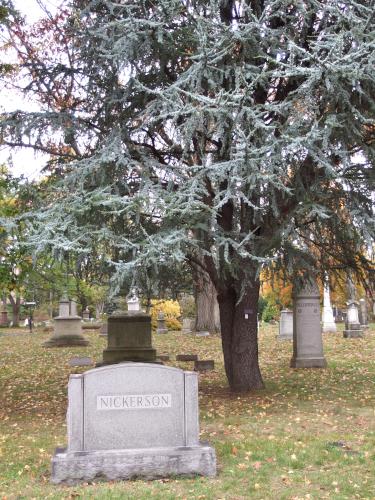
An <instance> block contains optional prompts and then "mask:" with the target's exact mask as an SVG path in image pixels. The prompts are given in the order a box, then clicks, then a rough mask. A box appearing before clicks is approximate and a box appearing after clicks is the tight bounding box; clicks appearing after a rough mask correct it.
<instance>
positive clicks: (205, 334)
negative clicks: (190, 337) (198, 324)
mask: <svg viewBox="0 0 375 500" xmlns="http://www.w3.org/2000/svg"><path fill="white" fill-rule="evenodd" d="M195 336H196V337H209V336H210V332H208V331H204V330H201V331H200V332H197V333H196V334H195Z"/></svg>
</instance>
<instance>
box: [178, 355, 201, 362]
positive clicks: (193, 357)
mask: <svg viewBox="0 0 375 500" xmlns="http://www.w3.org/2000/svg"><path fill="white" fill-rule="evenodd" d="M197 360H198V355H197V354H177V356H176V361H197Z"/></svg>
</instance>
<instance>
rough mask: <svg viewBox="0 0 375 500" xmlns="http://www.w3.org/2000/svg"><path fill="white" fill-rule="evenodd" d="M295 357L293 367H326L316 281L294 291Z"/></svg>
mask: <svg viewBox="0 0 375 500" xmlns="http://www.w3.org/2000/svg"><path fill="white" fill-rule="evenodd" d="M293 299H294V303H293V357H292V359H291V362H290V366H291V367H292V368H325V367H326V366H327V362H326V360H325V358H324V354H323V342H322V331H321V327H320V297H319V289H318V286H317V284H316V282H315V281H312V279H311V281H308V282H306V284H305V285H304V286H302V287H298V286H297V287H296V288H295V290H294V292H293Z"/></svg>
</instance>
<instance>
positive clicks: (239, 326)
mask: <svg viewBox="0 0 375 500" xmlns="http://www.w3.org/2000/svg"><path fill="white" fill-rule="evenodd" d="M258 300H259V282H258V281H256V282H255V283H253V286H252V287H250V286H248V287H246V289H245V290H244V292H243V294H242V296H241V295H240V294H239V293H238V292H237V290H236V287H235V286H229V287H226V288H224V287H223V289H222V290H221V291H220V293H219V294H218V302H219V309H220V320H221V339H222V346H223V354H224V365H225V372H226V375H227V378H228V382H229V386H230V388H231V390H232V391H234V392H247V391H251V390H254V389H262V388H263V387H264V384H263V380H262V375H261V373H260V369H259V363H258V325H257V311H258Z"/></svg>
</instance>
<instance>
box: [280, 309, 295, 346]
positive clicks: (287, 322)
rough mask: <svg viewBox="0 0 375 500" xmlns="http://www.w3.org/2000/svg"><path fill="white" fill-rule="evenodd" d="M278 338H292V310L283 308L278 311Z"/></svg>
mask: <svg viewBox="0 0 375 500" xmlns="http://www.w3.org/2000/svg"><path fill="white" fill-rule="evenodd" d="M278 339H279V340H293V311H288V310H287V309H284V310H282V311H281V313H280V323H279V336H278Z"/></svg>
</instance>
